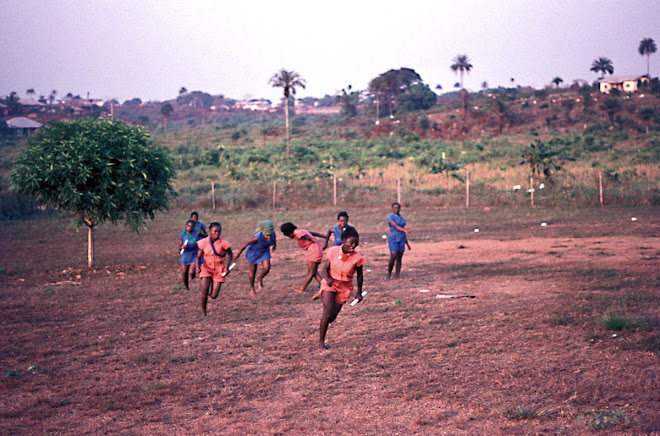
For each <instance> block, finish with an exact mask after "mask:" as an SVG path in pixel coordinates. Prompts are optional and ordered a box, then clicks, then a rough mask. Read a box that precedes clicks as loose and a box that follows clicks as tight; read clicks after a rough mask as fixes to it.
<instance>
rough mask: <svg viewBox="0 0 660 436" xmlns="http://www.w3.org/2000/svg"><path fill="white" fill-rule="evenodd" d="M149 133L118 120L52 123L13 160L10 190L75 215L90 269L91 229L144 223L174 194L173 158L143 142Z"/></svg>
mask: <svg viewBox="0 0 660 436" xmlns="http://www.w3.org/2000/svg"><path fill="white" fill-rule="evenodd" d="M148 137H149V134H148V133H147V132H146V131H145V130H143V129H142V128H140V127H135V126H129V125H126V124H124V123H122V122H120V121H101V120H92V119H85V120H78V121H73V122H70V123H65V122H62V121H55V122H53V123H51V124H50V125H49V126H48V127H46V128H42V129H40V130H39V131H38V132H37V134H36V135H35V136H33V137H32V139H31V140H30V142H29V143H28V146H27V147H26V148H25V149H24V150H23V152H21V153H20V154H19V156H18V157H17V158H16V160H15V164H14V170H13V172H12V174H11V186H12V189H13V190H14V191H16V192H18V193H20V194H24V195H28V196H30V197H33V198H34V199H35V200H37V201H38V202H40V203H41V204H43V205H45V206H49V207H53V208H55V209H59V210H62V211H67V212H70V213H71V214H73V215H74V216H75V217H76V220H77V223H78V225H86V226H87V227H88V245H87V246H88V251H87V254H88V264H89V267H90V268H93V267H94V264H95V259H94V258H95V256H94V228H95V227H96V226H97V225H98V224H100V223H103V222H105V221H110V222H111V223H113V224H115V223H117V222H118V221H124V222H125V223H126V224H127V225H128V226H129V227H130V228H132V229H134V230H136V231H137V230H138V229H139V228H141V227H143V225H144V222H145V221H146V218H147V217H149V218H150V219H153V218H154V214H155V213H156V212H158V211H161V210H164V209H167V204H168V202H169V198H170V196H171V195H173V194H174V189H173V187H172V178H173V176H174V170H173V169H172V162H171V160H170V158H169V157H168V156H167V154H166V152H165V151H164V150H162V149H158V148H153V147H151V146H149V145H148V143H147V140H148Z"/></svg>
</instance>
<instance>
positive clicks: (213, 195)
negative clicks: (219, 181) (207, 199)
mask: <svg viewBox="0 0 660 436" xmlns="http://www.w3.org/2000/svg"><path fill="white" fill-rule="evenodd" d="M211 197H213V210H215V182H214V181H212V182H211Z"/></svg>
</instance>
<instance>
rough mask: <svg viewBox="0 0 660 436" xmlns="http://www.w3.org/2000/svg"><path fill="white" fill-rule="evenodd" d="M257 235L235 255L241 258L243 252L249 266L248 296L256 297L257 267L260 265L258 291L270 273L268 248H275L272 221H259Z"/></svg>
mask: <svg viewBox="0 0 660 436" xmlns="http://www.w3.org/2000/svg"><path fill="white" fill-rule="evenodd" d="M257 232H258V233H257V234H255V235H254V236H253V237H252V239H250V240H249V241H247V242H246V243H245V244H243V246H242V247H241V249H240V250H239V251H238V254H237V255H236V257H237V258H239V257H240V256H241V253H242V252H243V250H245V249H246V248H247V251H246V252H245V258H246V259H247V261H248V263H249V264H250V295H251V296H253V297H256V296H257V293H256V292H255V290H254V277H255V276H256V273H257V265H259V264H261V274H259V281H258V284H259V290H261V289H263V288H264V277H266V274H268V272H269V271H270V250H271V248H270V247H273V248H272V249H273V251H275V249H276V248H277V241H276V240H275V226H274V225H273V222H272V221H259V224H258V225H257Z"/></svg>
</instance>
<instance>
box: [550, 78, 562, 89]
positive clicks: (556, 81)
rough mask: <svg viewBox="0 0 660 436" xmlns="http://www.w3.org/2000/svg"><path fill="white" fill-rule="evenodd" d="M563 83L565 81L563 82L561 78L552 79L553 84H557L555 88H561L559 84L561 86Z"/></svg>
mask: <svg viewBox="0 0 660 436" xmlns="http://www.w3.org/2000/svg"><path fill="white" fill-rule="evenodd" d="M563 81H564V80H563V79H562V78H561V77H559V76H557V77H555V78H554V79H552V83H554V84H555V87H557V88H559V84H560V83H561V82H563Z"/></svg>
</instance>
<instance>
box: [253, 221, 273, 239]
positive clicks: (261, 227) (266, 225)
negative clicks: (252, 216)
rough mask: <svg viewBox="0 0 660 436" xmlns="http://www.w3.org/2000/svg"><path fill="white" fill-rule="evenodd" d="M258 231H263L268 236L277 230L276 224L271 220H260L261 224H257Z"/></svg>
mask: <svg viewBox="0 0 660 436" xmlns="http://www.w3.org/2000/svg"><path fill="white" fill-rule="evenodd" d="M257 231H259V232H261V233H263V234H264V235H266V236H268V235H272V234H273V232H274V231H275V225H274V224H273V222H272V221H270V220H266V221H259V224H257Z"/></svg>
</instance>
